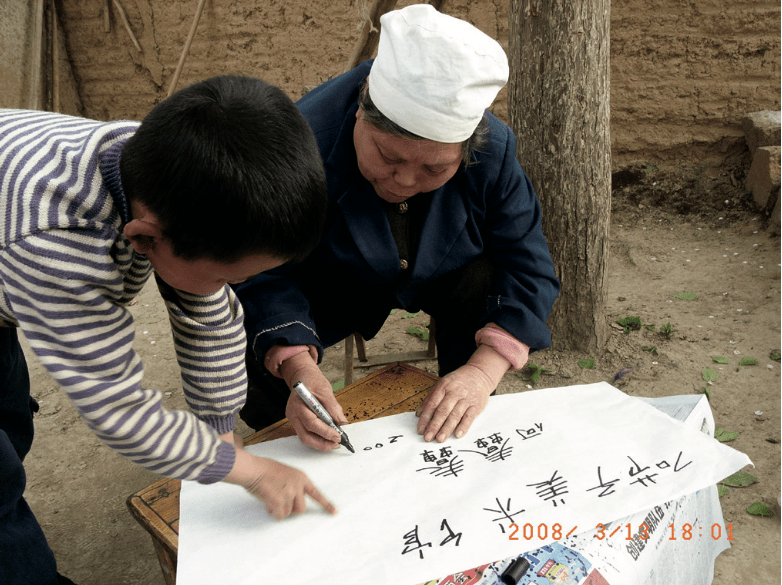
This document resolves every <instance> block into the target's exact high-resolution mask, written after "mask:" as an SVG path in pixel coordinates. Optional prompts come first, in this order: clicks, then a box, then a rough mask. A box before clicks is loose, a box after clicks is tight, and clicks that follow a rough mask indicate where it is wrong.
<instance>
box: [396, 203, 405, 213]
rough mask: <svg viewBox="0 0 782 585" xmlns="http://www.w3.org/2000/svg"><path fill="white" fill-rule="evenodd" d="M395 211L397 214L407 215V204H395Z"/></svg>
mask: <svg viewBox="0 0 782 585" xmlns="http://www.w3.org/2000/svg"><path fill="white" fill-rule="evenodd" d="M396 210H397V212H398V213H407V202H405V201H402V203H397V204H396Z"/></svg>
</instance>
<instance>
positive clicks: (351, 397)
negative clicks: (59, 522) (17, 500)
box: [127, 363, 437, 585]
mask: <svg viewBox="0 0 782 585" xmlns="http://www.w3.org/2000/svg"><path fill="white" fill-rule="evenodd" d="M436 381H437V376H434V375H432V374H429V373H427V372H424V371H423V370H419V369H418V368H415V367H413V366H410V365H407V364H403V363H396V364H392V365H390V366H388V367H387V368H384V369H382V370H379V371H377V372H375V373H373V374H370V375H369V376H367V377H366V378H362V379H361V380H359V381H358V382H356V383H354V384H351V385H350V386H347V387H345V388H343V389H342V390H340V391H339V392H338V393H337V398H338V399H339V402H340V404H341V405H342V408H343V410H344V411H345V416H346V417H347V419H348V421H349V422H357V421H361V420H368V419H372V418H380V417H383V416H388V415H390V414H399V413H401V412H412V411H414V410H416V409H417V408H418V407H419V406H420V405H421V402H423V400H424V398H425V397H426V394H427V391H428V390H429V388H431V387H432V385H433V384H434V383H435V382H436ZM293 434H294V433H293V429H292V428H291V426H290V423H288V421H287V419H286V420H281V421H280V422H278V423H275V424H273V425H271V426H270V427H267V428H265V429H263V430H261V431H258V432H257V433H254V434H252V435H250V436H249V437H247V438H245V440H244V442H245V444H246V445H252V444H254V443H262V442H263V441H270V440H272V439H279V438H280V437H288V436H290V435H293ZM180 486H181V482H180V481H179V480H178V479H163V480H160V481H159V482H157V483H154V484H152V485H151V486H149V487H147V488H145V489H143V490H141V491H139V492H136V493H135V494H133V495H132V496H130V497H129V498H128V500H127V504H128V508H129V509H130V513H131V514H133V516H134V518H136V520H138V522H139V523H140V524H141V525H142V526H143V527H144V529H145V530H146V531H147V532H149V533H150V535H151V536H152V544H153V545H154V546H155V552H156V553H157V557H158V560H159V561H160V568H161V569H162V570H163V578H164V579H165V581H166V584H167V585H175V583H176V563H177V548H178V547H179V488H180ZM259 505H260V504H259Z"/></svg>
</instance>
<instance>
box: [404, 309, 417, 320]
mask: <svg viewBox="0 0 782 585" xmlns="http://www.w3.org/2000/svg"><path fill="white" fill-rule="evenodd" d="M420 314H421V311H418V312H417V313H405V314H404V315H402V319H412V318H413V317H418V315H420Z"/></svg>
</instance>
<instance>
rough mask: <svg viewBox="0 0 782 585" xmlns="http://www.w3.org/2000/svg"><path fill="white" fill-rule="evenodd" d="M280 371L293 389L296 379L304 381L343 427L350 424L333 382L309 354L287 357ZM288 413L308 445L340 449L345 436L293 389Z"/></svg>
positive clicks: (327, 449) (286, 410)
mask: <svg viewBox="0 0 782 585" xmlns="http://www.w3.org/2000/svg"><path fill="white" fill-rule="evenodd" d="M280 373H281V374H282V376H283V379H284V380H285V381H286V382H287V384H288V387H289V388H292V387H293V385H294V384H295V383H296V382H302V383H303V384H304V385H305V386H306V387H307V389H308V390H309V391H310V392H312V394H313V396H315V397H316V398H317V399H318V400H319V401H320V403H321V404H322V405H323V408H325V409H326V410H327V411H328V413H329V414H330V415H331V418H332V419H334V422H335V423H337V424H338V425H340V426H341V425H344V424H347V422H348V421H347V419H346V418H345V413H344V412H343V411H342V406H340V404H339V402H337V399H336V398H335V397H334V391H333V390H332V388H331V383H330V382H329V381H328V379H327V378H326V376H324V375H323V372H321V371H320V368H319V367H318V364H316V363H315V362H314V361H313V360H312V358H311V357H310V355H309V354H308V353H300V354H297V355H295V356H293V357H291V358H290V359H287V360H285V361H284V362H283V363H282V365H281V366H280ZM285 416H286V417H287V419H288V420H289V421H290V423H291V426H292V427H293V430H294V431H296V434H297V435H298V436H299V440H300V441H301V442H302V443H304V444H305V445H307V446H308V447H313V448H314V449H318V450H319V451H330V450H332V449H339V444H340V440H341V439H342V437H341V436H340V434H339V433H338V432H337V431H336V430H334V429H333V428H331V427H330V426H329V425H327V424H326V423H324V422H323V421H322V420H320V419H319V418H318V416H317V415H316V414H315V413H314V412H312V410H310V409H309V407H308V406H307V405H306V404H304V401H303V400H302V399H301V398H299V396H298V394H296V393H295V392H291V395H290V398H289V399H288V405H287V407H286V408H285Z"/></svg>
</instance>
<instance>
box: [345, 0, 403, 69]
mask: <svg viewBox="0 0 782 585" xmlns="http://www.w3.org/2000/svg"><path fill="white" fill-rule="evenodd" d="M394 6H396V0H375V2H374V3H373V4H372V8H370V9H369V14H368V15H367V19H366V21H364V27H363V28H362V29H361V35H360V36H359V37H358V41H357V42H356V46H355V47H354V48H353V54H352V55H351V56H350V60H349V61H348V66H347V67H346V68H345V71H350V70H351V69H353V68H354V67H355V66H356V65H359V64H360V63H363V62H364V61H366V60H367V59H370V58H372V56H373V55H374V54H375V50H376V49H377V43H378V40H379V39H380V17H381V16H383V15H384V14H385V13H386V12H388V11H389V10H393V9H394Z"/></svg>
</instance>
